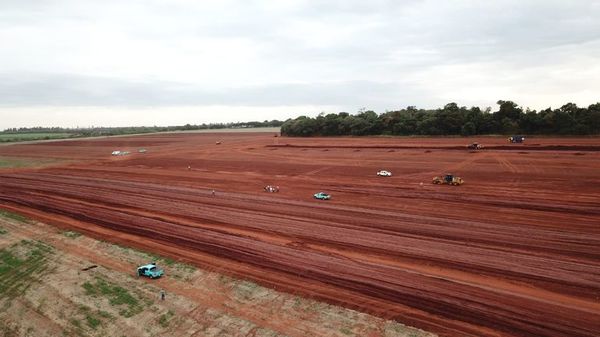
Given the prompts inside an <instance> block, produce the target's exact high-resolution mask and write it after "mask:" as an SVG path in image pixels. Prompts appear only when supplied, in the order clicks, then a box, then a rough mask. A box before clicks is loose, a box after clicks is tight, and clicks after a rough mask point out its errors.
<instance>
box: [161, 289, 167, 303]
mask: <svg viewBox="0 0 600 337" xmlns="http://www.w3.org/2000/svg"><path fill="white" fill-rule="evenodd" d="M165 297H166V293H165V291H164V290H163V289H161V290H160V300H161V301H164V300H165Z"/></svg>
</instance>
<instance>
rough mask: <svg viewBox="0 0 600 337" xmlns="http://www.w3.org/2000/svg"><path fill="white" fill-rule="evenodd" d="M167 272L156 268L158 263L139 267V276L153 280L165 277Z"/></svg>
mask: <svg viewBox="0 0 600 337" xmlns="http://www.w3.org/2000/svg"><path fill="white" fill-rule="evenodd" d="M164 273H165V272H164V271H163V270H162V269H160V268H158V267H157V266H156V263H154V262H151V263H149V264H147V265H143V266H139V267H138V268H137V274H138V276H145V277H149V278H151V279H155V278H159V277H161V276H163V274H164Z"/></svg>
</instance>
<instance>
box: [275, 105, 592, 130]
mask: <svg viewBox="0 0 600 337" xmlns="http://www.w3.org/2000/svg"><path fill="white" fill-rule="evenodd" d="M281 134H282V135H285V136H346V135H352V136H363V135H405V136H408V135H462V136H470V135H487V134H527V135H532V134H548V135H597V134H600V103H596V104H592V105H590V106H589V107H587V108H580V107H578V106H577V105H576V104H573V103H568V104H565V105H563V106H562V107H561V108H559V109H554V110H553V109H551V108H548V109H545V110H542V111H535V110H530V109H526V110H523V109H522V108H521V107H519V106H518V105H517V104H516V103H514V102H512V101H498V110H497V111H493V112H492V109H491V108H487V109H485V110H481V109H480V108H478V107H471V108H467V107H459V106H458V105H457V104H456V103H448V104H446V105H445V106H444V107H443V108H440V109H435V110H424V109H417V108H416V107H414V106H409V107H407V108H405V109H402V110H398V111H388V112H385V113H382V114H377V113H376V112H374V111H367V110H361V111H359V113H358V114H355V115H351V114H349V113H346V112H340V113H338V114H334V113H331V114H323V113H322V114H320V115H319V116H317V117H316V118H311V117H306V116H301V117H298V118H296V119H290V120H287V121H286V122H285V123H283V125H282V126H281Z"/></svg>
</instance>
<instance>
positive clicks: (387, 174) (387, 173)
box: [377, 170, 392, 177]
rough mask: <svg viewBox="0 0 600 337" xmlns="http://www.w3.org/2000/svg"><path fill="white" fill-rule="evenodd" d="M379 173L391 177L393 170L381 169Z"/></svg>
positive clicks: (381, 175)
mask: <svg viewBox="0 0 600 337" xmlns="http://www.w3.org/2000/svg"><path fill="white" fill-rule="evenodd" d="M377 175H378V176H380V177H391V176H392V172H390V171H386V170H381V171H378V172H377Z"/></svg>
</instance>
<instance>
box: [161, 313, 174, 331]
mask: <svg viewBox="0 0 600 337" xmlns="http://www.w3.org/2000/svg"><path fill="white" fill-rule="evenodd" d="M173 316H175V313H174V312H172V311H171V310H169V311H167V312H166V313H164V314H162V315H160V317H159V318H158V324H159V325H160V326H162V327H163V328H166V327H168V326H169V320H171V318H172V317H173Z"/></svg>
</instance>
